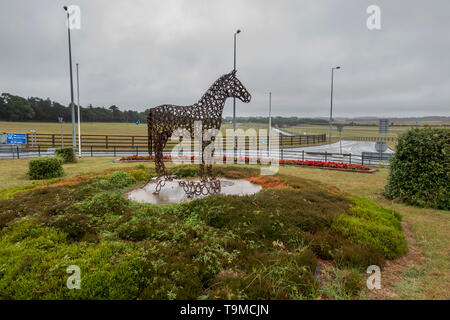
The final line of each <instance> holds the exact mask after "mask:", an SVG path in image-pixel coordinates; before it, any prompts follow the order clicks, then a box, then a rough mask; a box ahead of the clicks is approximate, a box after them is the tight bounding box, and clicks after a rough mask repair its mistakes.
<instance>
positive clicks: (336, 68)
mask: <svg viewBox="0 0 450 320" xmlns="http://www.w3.org/2000/svg"><path fill="white" fill-rule="evenodd" d="M340 68H341V67H340V66H337V67H333V68H331V102H330V143H331V130H332V122H333V76H334V70H338V69H340Z"/></svg>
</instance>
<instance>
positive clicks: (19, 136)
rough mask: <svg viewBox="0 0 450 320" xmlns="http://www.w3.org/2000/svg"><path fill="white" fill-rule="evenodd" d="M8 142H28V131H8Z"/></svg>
mask: <svg viewBox="0 0 450 320" xmlns="http://www.w3.org/2000/svg"><path fill="white" fill-rule="evenodd" d="M6 144H27V134H26V133H7V134H6Z"/></svg>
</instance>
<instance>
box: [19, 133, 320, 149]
mask: <svg viewBox="0 0 450 320" xmlns="http://www.w3.org/2000/svg"><path fill="white" fill-rule="evenodd" d="M236 139H238V137H237V138H236ZM264 139H265V140H266V141H269V138H268V136H266V137H265V138H264ZM326 139H327V138H326V135H325V134H317V135H299V136H281V135H280V136H279V146H280V148H287V147H299V146H303V145H314V144H321V143H324V142H326ZM76 141H77V143H78V136H77V139H76ZM222 141H223V143H224V144H226V141H227V139H226V137H222ZM177 143H178V142H176V141H173V140H172V139H169V141H167V145H166V150H168V149H172V148H173V147H174V146H175V145H176V144H177ZM147 144H148V137H147V136H126V135H97V134H89V135H85V134H82V135H81V146H82V147H83V148H90V147H93V148H95V149H96V150H98V149H107V150H108V149H110V148H113V147H116V148H128V149H130V148H131V149H133V148H135V147H139V148H147ZM63 145H64V146H71V145H72V135H71V134H63V135H60V134H59V135H58V134H45V133H37V134H36V135H35V137H33V135H31V134H27V144H26V148H28V149H30V148H31V149H35V148H38V147H40V148H59V147H62V146H63ZM245 148H246V149H248V148H249V138H248V137H246V142H245Z"/></svg>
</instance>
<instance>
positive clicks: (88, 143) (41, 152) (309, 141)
mask: <svg viewBox="0 0 450 320" xmlns="http://www.w3.org/2000/svg"><path fill="white" fill-rule="evenodd" d="M36 138H37V139H36V140H34V139H31V138H30V139H29V140H27V141H29V143H30V144H29V145H24V146H22V147H19V146H10V145H1V146H0V158H3V159H14V158H35V157H41V156H54V151H55V149H56V148H59V147H61V146H62V143H61V136H59V139H58V135H56V134H49V135H43V134H39V135H37V137H36ZM147 139H148V138H147V137H145V136H119V135H113V136H112V135H82V146H83V148H82V157H111V156H112V157H121V156H131V155H142V156H146V155H148V148H147V141H148V140H147ZM32 140H33V141H32ZM66 140H67V141H66ZM223 140H224V146H226V142H225V138H223ZM63 141H64V145H65V146H70V145H71V142H72V141H71V135H67V139H66V137H64V139H63ZM324 142H326V136H325V135H324V134H323V135H309V136H308V135H301V136H287V137H286V136H280V143H279V149H272V151H271V154H270V156H269V155H268V153H267V149H266V150H265V151H264V150H258V149H251V148H249V144H248V141H246V143H245V147H244V148H242V149H238V150H235V151H234V152H233V150H228V151H222V152H220V151H216V153H215V155H216V156H222V155H227V156H233V155H234V156H236V157H254V158H260V159H262V158H267V157H271V158H278V159H280V160H302V161H305V160H313V161H333V162H343V163H348V164H352V163H353V164H365V165H389V160H390V155H388V154H381V153H380V154H378V153H373V152H372V153H371V152H362V153H360V154H354V153H353V154H352V153H343V154H341V153H331V152H327V151H325V152H315V151H314V152H313V151H311V152H309V151H305V150H298V149H297V148H298V147H300V146H303V147H306V146H313V145H317V144H321V143H324ZM177 143H178V142H173V141H169V142H168V144H167V146H166V149H165V151H164V155H171V150H172V148H173V146H175V145H176V144H177ZM76 152H77V154H78V150H76Z"/></svg>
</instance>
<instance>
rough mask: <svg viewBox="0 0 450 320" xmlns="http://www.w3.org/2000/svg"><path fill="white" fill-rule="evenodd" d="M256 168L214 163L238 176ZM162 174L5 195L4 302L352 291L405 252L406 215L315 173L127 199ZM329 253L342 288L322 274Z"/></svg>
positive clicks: (0, 205)
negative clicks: (185, 196) (181, 199)
mask: <svg viewBox="0 0 450 320" xmlns="http://www.w3.org/2000/svg"><path fill="white" fill-rule="evenodd" d="M192 168H193V167H190V166H184V167H176V168H175V170H178V172H179V173H181V172H182V173H183V174H185V175H189V172H191V171H192V172H195V170H192ZM258 172H259V171H258V169H256V168H245V167H238V166H233V167H226V166H223V167H218V168H216V173H217V174H218V175H221V176H225V177H229V178H243V177H249V176H253V177H257V176H258ZM152 175H154V171H153V170H152V169H147V168H146V167H144V166H141V168H139V169H137V170H126V171H116V172H113V173H111V174H110V175H109V176H106V177H96V178H90V179H87V180H82V181H80V182H79V183H77V184H66V185H65V184H58V185H55V186H42V187H39V188H36V189H33V190H31V191H24V192H21V193H18V194H15V195H14V196H13V197H11V198H9V199H6V200H1V201H0V228H1V230H0V239H1V240H0V266H1V268H0V298H3V299H78V298H81V299H136V298H140V299H218V298H220V299H228V298H232V299H305V298H316V297H318V296H325V297H330V298H335V295H336V292H340V297H352V296H354V295H356V294H358V293H360V292H361V290H362V285H363V281H362V276H363V274H364V272H365V269H366V268H367V266H368V265H371V264H376V265H379V266H383V263H384V259H386V258H388V259H390V258H393V257H397V256H399V255H401V254H402V253H404V252H405V251H406V244H405V241H404V238H403V234H402V232H401V225H400V216H399V215H398V214H397V213H395V212H391V211H389V210H386V209H383V208H381V207H378V206H376V205H374V204H373V203H371V202H370V201H368V200H365V199H350V198H347V197H344V196H342V195H340V194H339V193H336V192H330V191H329V190H328V189H329V188H328V187H327V186H321V185H317V184H315V183H313V182H311V181H307V180H303V179H298V178H293V177H287V176H276V177H268V178H266V179H268V181H269V182H270V183H272V184H273V182H274V181H275V180H277V181H278V182H277V184H276V185H277V188H264V189H263V190H262V191H261V192H259V193H257V194H255V195H251V196H243V197H239V196H223V195H216V196H210V197H207V198H204V199H196V200H193V201H191V202H188V203H183V204H178V205H166V206H154V205H150V204H140V203H135V202H131V201H129V200H127V199H126V198H125V197H124V194H125V192H127V191H128V190H130V189H132V188H134V187H135V185H139V184H141V183H143V182H145V181H146V180H147V179H148V178H149V177H150V176H152ZM254 180H261V178H258V179H254ZM280 181H281V183H282V185H283V187H279V186H280V183H279V182H280ZM270 183H268V185H270ZM322 260H329V262H330V263H331V264H332V265H333V269H332V270H333V272H328V276H329V275H334V277H335V279H338V280H339V281H337V282H335V284H334V285H333V286H338V288H334V287H333V288H332V287H331V286H330V285H324V283H321V281H319V280H318V278H317V277H315V272H316V268H317V266H318V263H320V261H322ZM69 265H78V266H79V267H80V269H81V290H69V289H67V287H66V281H67V278H68V276H69V275H68V274H67V273H66V268H67V267H68V266H69ZM322 282H323V281H322Z"/></svg>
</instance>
